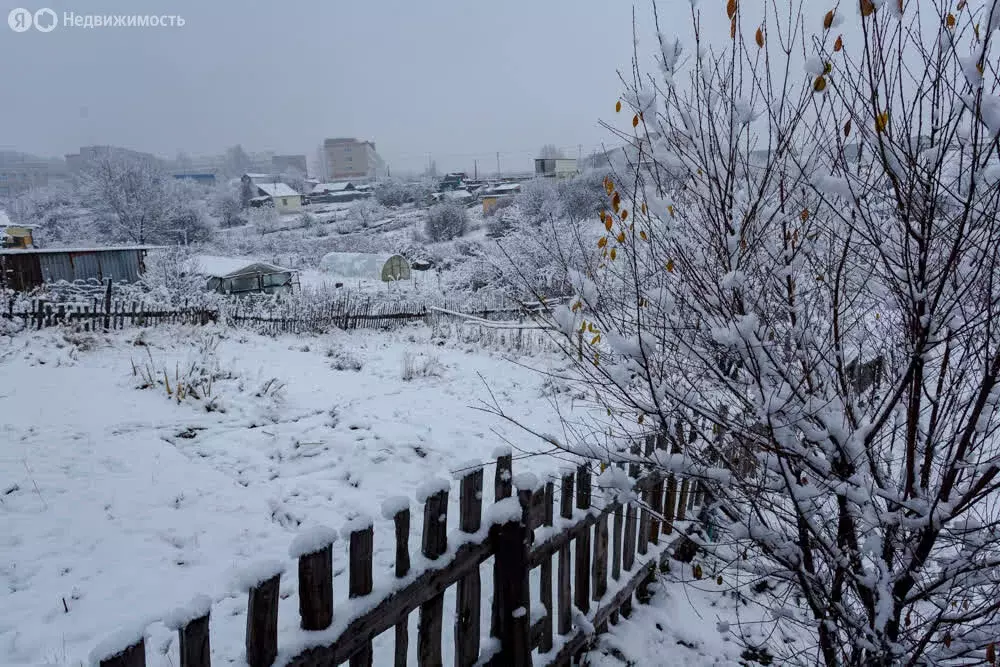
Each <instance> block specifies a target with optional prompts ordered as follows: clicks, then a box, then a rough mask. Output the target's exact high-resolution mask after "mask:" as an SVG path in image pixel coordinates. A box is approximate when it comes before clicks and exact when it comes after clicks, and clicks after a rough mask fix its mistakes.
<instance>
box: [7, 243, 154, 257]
mask: <svg viewBox="0 0 1000 667" xmlns="http://www.w3.org/2000/svg"><path fill="white" fill-rule="evenodd" d="M167 247H169V246H160V245H125V246H105V247H97V248H7V249H5V250H0V255H54V254H59V253H66V252H72V253H80V252H115V251H119V250H159V249H162V248H167Z"/></svg>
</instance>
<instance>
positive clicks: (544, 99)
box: [0, 0, 687, 172]
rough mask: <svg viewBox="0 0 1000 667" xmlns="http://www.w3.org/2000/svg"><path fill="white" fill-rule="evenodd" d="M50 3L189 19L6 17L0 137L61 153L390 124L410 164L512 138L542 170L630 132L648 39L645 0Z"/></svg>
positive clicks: (397, 160)
mask: <svg viewBox="0 0 1000 667" xmlns="http://www.w3.org/2000/svg"><path fill="white" fill-rule="evenodd" d="M667 4H669V3H667ZM682 4H683V5H684V6H685V9H686V7H687V2H686V1H685V2H684V3H682ZM46 6H48V7H50V8H51V9H52V10H53V11H54V12H56V14H58V15H59V17H60V21H62V17H63V15H64V13H65V12H74V13H76V14H82V15H95V16H102V15H141V14H148V15H176V16H180V17H182V18H183V19H184V22H185V25H184V26H183V27H160V28H151V27H147V28H135V27H132V28H127V27H107V28H94V29H84V28H77V27H67V26H64V25H59V26H58V27H57V28H56V29H54V30H53V31H52V32H49V33H42V32H38V31H36V30H30V31H27V32H24V33H17V32H14V31H12V30H10V29H7V28H5V29H4V30H3V31H2V33H0V34H2V37H0V61H2V62H5V63H7V66H6V67H5V79H6V80H7V82H8V84H7V93H6V94H5V95H4V97H3V100H2V103H0V127H2V128H3V129H4V131H3V132H0V149H4V150H16V151H21V152H25V153H31V154H35V155H40V156H56V157H61V156H62V155H64V154H66V153H72V152H75V151H77V150H78V149H79V147H80V146H83V145H95V144H96V145H105V144H108V145H118V146H124V147H127V148H131V149H135V150H139V151H145V152H150V153H154V154H156V155H159V156H161V157H166V158H173V157H175V156H177V155H178V154H179V153H184V154H187V155H191V156H199V155H214V154H219V153H222V152H223V151H224V150H225V149H226V148H227V147H228V146H232V145H235V144H240V145H242V146H243V148H244V149H246V150H247V151H251V152H259V151H274V152H276V153H279V154H305V155H306V156H307V157H308V158H309V160H310V161H312V160H313V159H314V157H315V153H316V148H317V146H318V145H319V144H320V143H321V142H322V141H323V139H324V138H326V137H341V136H345V137H357V138H359V139H365V140H371V141H374V142H375V143H376V146H377V148H378V151H379V153H380V154H381V155H382V157H383V158H384V160H385V161H386V163H387V165H388V166H389V167H390V168H391V169H393V170H395V171H399V172H407V171H409V172H412V171H420V170H422V169H423V168H425V167H426V166H427V164H428V161H429V159H433V160H434V161H435V162H436V164H437V167H438V169H439V170H448V169H467V170H471V169H472V168H473V165H474V163H475V161H478V163H479V168H480V169H481V170H489V171H493V170H494V169H495V167H496V153H497V152H499V153H500V159H501V162H502V166H503V168H504V169H511V170H524V169H530V168H531V159H532V158H533V157H536V156H537V155H536V154H537V152H538V149H539V148H540V147H541V146H542V145H545V144H554V145H556V146H558V147H559V148H561V149H563V150H564V151H565V152H566V153H567V155H568V156H570V157H576V155H577V152H578V151H579V152H582V153H583V154H584V155H586V154H588V153H590V152H591V151H594V150H597V149H599V148H600V147H601V146H602V144H608V145H614V144H615V143H616V142H615V141H614V138H613V137H612V136H610V134H609V133H608V131H607V130H605V129H604V128H602V127H600V124H599V121H600V119H601V118H609V117H610V116H612V115H613V103H614V100H615V99H616V98H617V97H618V95H619V92H620V90H621V84H620V81H619V78H618V70H619V69H622V68H625V69H627V68H628V67H629V63H630V61H631V57H632V47H633V44H632V37H631V31H632V14H631V7H630V6H627V5H619V4H616V3H607V2H597V1H596V0H550V1H548V2H545V3H536V2H532V1H531V0H511V1H510V2H506V3H503V4H501V5H496V4H494V5H481V4H479V3H468V2H462V1H460V0H433V1H432V2H422V3H414V2H408V1H402V0H373V1H372V2H345V1H338V2H320V1H319V0H293V1H291V2H288V3H284V4H280V5H279V4H261V5H259V6H258V5H253V6H251V5H248V4H246V3H237V2H234V1H233V0H220V1H218V2H212V3H201V2H196V1H195V0H175V1H173V2H170V3H163V2H160V3H143V4H142V5H137V4H135V3H129V2H124V1H122V0H99V1H96V2H87V3H81V2H79V1H78V2H66V1H63V0H48V1H47V3H46ZM16 7H25V8H27V9H29V10H31V11H36V10H37V9H39V8H40V7H35V6H34V5H31V6H28V5H27V4H26V3H25V0H4V2H3V4H0V13H2V15H4V16H7V15H8V13H9V12H10V11H11V10H13V9H14V8H16ZM637 11H648V8H645V9H642V8H639V9H637ZM647 43H648V44H649V45H650V46H651V45H652V40H651V39H650V40H648V42H647ZM649 64H651V62H650V63H649Z"/></svg>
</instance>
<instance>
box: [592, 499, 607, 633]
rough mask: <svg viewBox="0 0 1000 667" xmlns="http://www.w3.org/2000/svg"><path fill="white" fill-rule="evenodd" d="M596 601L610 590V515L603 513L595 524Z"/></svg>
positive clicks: (600, 627) (594, 597) (594, 574)
mask: <svg viewBox="0 0 1000 667" xmlns="http://www.w3.org/2000/svg"><path fill="white" fill-rule="evenodd" d="M593 578H594V595H593V599H594V602H597V601H598V600H600V599H601V598H603V597H604V595H605V594H606V593H607V592H608V515H607V514H601V517H600V518H599V519H598V520H597V524H596V525H595V526H594V568H593ZM607 630H608V628H607V625H606V624H604V625H600V626H598V627H597V632H598V633H601V632H607Z"/></svg>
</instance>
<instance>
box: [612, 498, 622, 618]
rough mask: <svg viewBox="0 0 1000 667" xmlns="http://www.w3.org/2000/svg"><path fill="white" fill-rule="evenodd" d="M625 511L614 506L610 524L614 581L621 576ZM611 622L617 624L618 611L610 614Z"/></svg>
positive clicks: (619, 506)
mask: <svg viewBox="0 0 1000 667" xmlns="http://www.w3.org/2000/svg"><path fill="white" fill-rule="evenodd" d="M624 514H625V510H624V509H623V508H622V506H621V503H618V504H616V505H615V511H614V518H613V519H612V523H611V578H612V579H613V580H615V581H618V580H619V579H621V575H622V520H623V518H624ZM611 622H612V623H613V624H617V623H618V610H615V611H614V612H612V613H611Z"/></svg>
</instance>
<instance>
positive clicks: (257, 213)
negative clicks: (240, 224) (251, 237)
mask: <svg viewBox="0 0 1000 667" xmlns="http://www.w3.org/2000/svg"><path fill="white" fill-rule="evenodd" d="M246 217H247V221H248V222H249V223H250V226H251V227H253V229H254V231H256V232H257V233H258V234H260V235H261V236H263V235H264V234H267V233H268V232H270V231H272V230H273V229H274V228H275V227H277V226H278V220H279V216H278V211H277V210H276V209H275V207H274V206H260V207H258V208H250V209H247V211H246Z"/></svg>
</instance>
